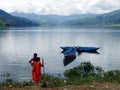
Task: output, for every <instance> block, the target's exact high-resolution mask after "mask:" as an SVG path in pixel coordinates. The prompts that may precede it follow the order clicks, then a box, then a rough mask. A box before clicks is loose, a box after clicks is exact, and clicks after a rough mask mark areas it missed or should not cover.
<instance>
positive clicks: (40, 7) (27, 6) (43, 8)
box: [0, 0, 120, 15]
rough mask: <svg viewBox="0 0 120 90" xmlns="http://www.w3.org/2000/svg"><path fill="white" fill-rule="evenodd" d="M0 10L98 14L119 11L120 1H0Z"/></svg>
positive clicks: (59, 13)
mask: <svg viewBox="0 0 120 90" xmlns="http://www.w3.org/2000/svg"><path fill="white" fill-rule="evenodd" d="M0 9H3V10H5V11H7V12H14V11H17V12H27V13H37V14H58V15H69V14H81V13H99V14H100V13H107V12H110V11H113V10H117V9H120V0H0Z"/></svg>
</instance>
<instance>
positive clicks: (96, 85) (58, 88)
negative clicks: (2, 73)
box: [0, 62, 120, 90]
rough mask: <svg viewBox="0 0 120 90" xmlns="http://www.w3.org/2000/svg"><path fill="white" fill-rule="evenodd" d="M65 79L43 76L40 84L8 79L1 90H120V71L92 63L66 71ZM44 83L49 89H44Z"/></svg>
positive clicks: (2, 83) (82, 64)
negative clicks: (107, 69)
mask: <svg viewBox="0 0 120 90" xmlns="http://www.w3.org/2000/svg"><path fill="white" fill-rule="evenodd" d="M64 76H65V78H58V77H54V76H50V75H43V76H42V80H43V81H41V82H40V83H38V84H34V83H33V82H32V81H22V82H16V81H13V80H12V79H7V80H6V81H4V82H1V83H0V90H120V70H112V71H106V72H105V71H104V70H103V69H102V68H101V67H98V66H94V65H92V64H91V63H90V62H82V63H80V65H78V66H76V67H74V68H72V69H70V70H66V71H65V72H64ZM43 82H45V83H46V85H47V87H45V88H42V87H41V85H42V84H43Z"/></svg>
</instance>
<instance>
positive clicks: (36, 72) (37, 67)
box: [32, 61, 41, 83]
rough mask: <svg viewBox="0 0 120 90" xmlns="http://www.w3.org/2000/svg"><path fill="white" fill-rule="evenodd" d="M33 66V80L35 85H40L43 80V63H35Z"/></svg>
mask: <svg viewBox="0 0 120 90" xmlns="http://www.w3.org/2000/svg"><path fill="white" fill-rule="evenodd" d="M32 66H33V70H32V79H33V81H34V83H38V82H39V80H40V78H41V62H40V61H34V62H33V64H32Z"/></svg>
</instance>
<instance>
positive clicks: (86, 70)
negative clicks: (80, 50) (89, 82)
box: [64, 62, 95, 78]
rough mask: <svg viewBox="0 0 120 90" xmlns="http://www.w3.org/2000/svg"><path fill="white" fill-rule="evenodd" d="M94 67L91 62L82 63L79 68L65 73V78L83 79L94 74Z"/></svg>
mask: <svg viewBox="0 0 120 90" xmlns="http://www.w3.org/2000/svg"><path fill="white" fill-rule="evenodd" d="M94 68H95V67H94V66H93V65H92V64H91V63H90V62H82V63H81V64H80V65H79V66H77V67H74V68H72V69H70V70H66V71H65V72H64V75H65V77H67V78H73V77H82V76H86V75H89V74H91V73H94Z"/></svg>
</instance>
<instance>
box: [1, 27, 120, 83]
mask: <svg viewBox="0 0 120 90" xmlns="http://www.w3.org/2000/svg"><path fill="white" fill-rule="evenodd" d="M78 45H80V46H92V47H94V46H95V47H101V48H100V49H99V50H98V52H99V53H100V54H92V53H82V54H81V55H80V56H77V58H76V60H74V61H73V62H72V63H70V64H69V65H67V66H64V65H63V58H64V56H63V55H62V54H61V51H62V50H61V49H60V46H78ZM34 52H37V53H38V56H40V57H41V58H42V57H43V58H44V61H45V72H46V73H49V74H54V75H55V74H61V75H62V74H63V72H64V71H65V70H67V69H70V68H72V67H74V66H76V65H79V64H80V63H81V62H83V61H90V62H91V63H93V64H94V65H96V66H101V67H103V69H104V70H113V69H120V54H119V52H120V30H115V29H111V30H108V29H60V28H59V29H51V30H49V29H40V28H36V29H34V28H32V29H29V28H27V30H25V29H24V28H22V29H19V30H15V29H14V30H0V81H2V80H4V79H6V78H7V77H4V74H6V73H10V77H9V78H12V79H14V80H28V79H31V69H32V68H31V65H30V64H29V63H28V61H29V60H30V59H31V58H32V56H33V53H34Z"/></svg>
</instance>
